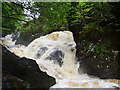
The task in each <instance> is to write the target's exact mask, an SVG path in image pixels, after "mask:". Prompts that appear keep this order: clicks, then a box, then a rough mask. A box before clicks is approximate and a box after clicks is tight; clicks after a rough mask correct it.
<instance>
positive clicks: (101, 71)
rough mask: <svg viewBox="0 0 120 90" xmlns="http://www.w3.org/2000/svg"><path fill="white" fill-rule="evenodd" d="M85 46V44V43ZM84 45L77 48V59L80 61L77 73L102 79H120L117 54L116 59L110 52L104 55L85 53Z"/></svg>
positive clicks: (88, 51) (119, 59) (92, 52)
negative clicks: (80, 72)
mask: <svg viewBox="0 0 120 90" xmlns="http://www.w3.org/2000/svg"><path fill="white" fill-rule="evenodd" d="M85 45H86V43H85ZM85 45H84V44H82V43H81V44H80V45H78V46H77V57H78V61H80V62H81V63H80V65H81V66H80V67H79V71H81V69H82V71H83V72H84V73H87V74H89V75H94V76H97V77H100V78H102V79H120V77H119V76H120V73H119V69H120V65H119V61H120V58H119V56H120V55H119V53H118V54H117V56H116V57H114V55H113V54H111V53H110V52H108V51H107V52H106V53H97V54H96V53H95V50H94V51H90V50H87V51H85V50H84V49H83V48H85Z"/></svg>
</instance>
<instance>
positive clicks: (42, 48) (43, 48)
mask: <svg viewBox="0 0 120 90" xmlns="http://www.w3.org/2000/svg"><path fill="white" fill-rule="evenodd" d="M47 50H48V48H47V47H45V46H41V47H40V49H39V50H38V52H37V55H36V57H37V58H40V57H41V56H42V55H43V54H44V53H45V52H46V51H47Z"/></svg>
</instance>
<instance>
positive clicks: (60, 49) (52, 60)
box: [0, 31, 120, 88]
mask: <svg viewBox="0 0 120 90" xmlns="http://www.w3.org/2000/svg"><path fill="white" fill-rule="evenodd" d="M0 43H1V44H3V45H6V46H7V48H8V49H9V50H10V51H11V52H13V53H15V54H16V55H18V56H19V57H26V58H30V59H33V60H35V61H36V62H37V64H38V65H39V67H40V70H41V71H43V72H46V73H47V74H48V75H50V76H52V77H54V78H55V80H56V84H55V85H54V86H51V88H112V87H113V86H116V87H118V82H119V83H120V81H119V80H110V79H109V80H102V79H99V78H97V77H91V76H88V75H87V74H79V73H78V67H79V63H78V62H77V61H76V56H75V54H76V49H75V46H76V44H75V42H74V39H73V34H72V33H71V32H70V31H63V32H53V33H51V34H48V35H46V36H42V37H40V38H37V39H35V40H34V41H32V42H31V43H30V44H29V45H28V46H24V45H15V42H13V41H12V38H11V35H7V36H6V37H5V38H2V39H1V42H0Z"/></svg>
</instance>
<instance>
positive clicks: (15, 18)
mask: <svg viewBox="0 0 120 90" xmlns="http://www.w3.org/2000/svg"><path fill="white" fill-rule="evenodd" d="M2 17H4V18H9V19H16V20H19V21H24V22H28V21H25V20H22V19H19V18H15V17H9V16H2Z"/></svg>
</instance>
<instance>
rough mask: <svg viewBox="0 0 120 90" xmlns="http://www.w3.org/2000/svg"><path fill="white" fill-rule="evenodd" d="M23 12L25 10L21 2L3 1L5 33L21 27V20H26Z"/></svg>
mask: <svg viewBox="0 0 120 90" xmlns="http://www.w3.org/2000/svg"><path fill="white" fill-rule="evenodd" d="M23 13H24V11H23V7H22V5H21V4H19V3H14V2H2V27H3V28H2V29H3V34H5V33H8V32H14V31H15V30H16V29H17V28H20V26H21V22H22V21H24V17H23V16H22V15H23Z"/></svg>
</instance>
